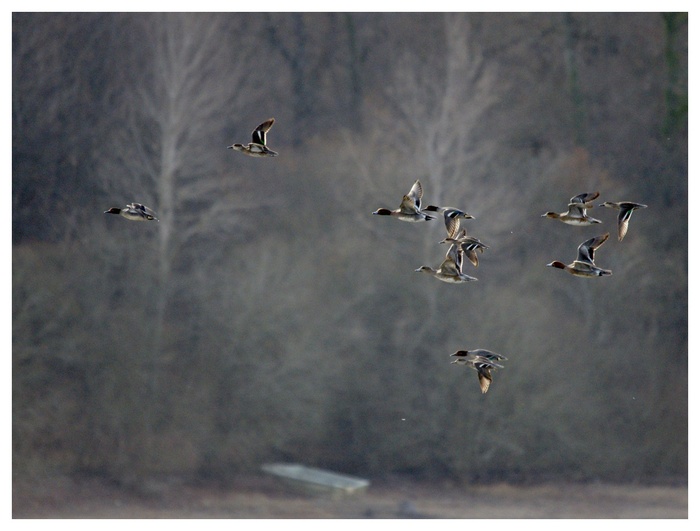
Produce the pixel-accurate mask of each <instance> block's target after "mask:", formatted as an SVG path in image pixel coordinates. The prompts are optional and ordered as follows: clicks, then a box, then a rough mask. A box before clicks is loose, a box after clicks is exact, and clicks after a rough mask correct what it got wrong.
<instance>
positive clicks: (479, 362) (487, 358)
mask: <svg viewBox="0 0 700 531" xmlns="http://www.w3.org/2000/svg"><path fill="white" fill-rule="evenodd" d="M452 356H455V357H456V358H457V359H456V360H454V361H453V362H452V363H456V364H458V365H467V366H469V367H471V368H472V369H474V370H475V371H476V372H477V374H478V376H479V387H481V392H482V393H486V391H488V390H489V386H490V385H491V381H492V380H493V376H491V370H492V369H503V365H501V364H500V363H496V362H498V361H507V360H508V358H506V357H505V356H501V355H500V354H496V353H495V352H491V351H490V350H486V349H483V348H477V349H474V350H458V351H457V352H455V353H454V354H452ZM470 356H471V357H470Z"/></svg>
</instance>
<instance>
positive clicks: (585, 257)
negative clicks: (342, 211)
mask: <svg viewBox="0 0 700 531" xmlns="http://www.w3.org/2000/svg"><path fill="white" fill-rule="evenodd" d="M599 196H600V192H584V193H582V194H579V195H576V196H574V197H572V198H571V199H569V204H568V209H567V211H566V212H562V213H556V212H546V213H545V214H543V215H542V217H547V218H553V219H558V220H559V221H561V222H563V223H566V224H568V225H575V226H588V225H596V224H599V223H602V222H601V221H600V220H598V219H595V218H593V217H591V216H589V215H588V212H587V211H588V209H590V208H593V207H594V206H595V205H594V204H593V201H594V200H596V199H597V198H598V197H599ZM422 201H423V186H422V185H421V183H420V181H416V182H415V183H414V184H413V186H412V187H411V189H410V190H409V192H408V193H407V194H406V195H404V196H403V199H402V200H401V204H400V205H399V207H398V208H397V209H395V210H389V209H388V208H379V209H377V210H375V211H374V212H372V214H375V215H379V216H391V217H394V218H396V219H399V220H401V221H408V222H419V221H429V220H431V219H435V216H434V213H436V212H441V213H442V214H443V216H444V219H445V228H446V229H447V237H446V238H444V239H443V240H442V241H440V243H449V244H450V247H449V248H448V250H447V253H446V254H445V258H444V260H443V261H442V263H441V264H440V265H439V266H438V268H437V269H433V268H432V267H430V266H425V265H424V266H421V267H419V268H418V269H416V271H417V272H420V273H427V274H429V275H431V276H433V277H435V278H437V279H438V280H441V281H442V282H447V283H450V284H461V283H464V282H469V281H473V280H477V279H476V278H475V277H472V276H470V275H467V274H466V273H465V272H464V271H463V269H462V268H463V265H464V258H465V257H466V258H467V260H469V261H470V262H471V264H472V265H473V266H474V267H478V266H479V255H478V253H477V251H478V252H481V253H483V252H484V250H485V249H488V246H487V245H484V244H483V243H482V242H481V241H480V240H479V239H478V238H474V237H471V236H467V231H466V229H464V228H462V229H460V220H461V219H474V216H472V215H470V214H467V213H466V212H464V211H462V210H459V209H457V208H453V207H438V206H434V205H428V206H426V207H422ZM598 206H600V207H607V208H614V209H616V210H619V214H618V218H617V226H618V229H617V234H618V240H619V241H622V239H623V238H624V237H625V235H626V234H627V230H628V228H629V220H630V217H631V216H632V212H634V211H635V210H637V209H640V208H646V205H642V204H641V203H633V202H631V201H622V202H618V203H614V202H611V201H606V202H604V203H601V204H599V205H598ZM609 236H610V233H607V232H606V233H605V234H602V235H600V236H595V237H593V238H590V239H588V240H586V241H584V242H583V243H582V244H581V245H579V247H578V257H577V258H576V260H574V261H573V262H572V263H570V264H564V263H563V262H560V261H559V260H555V261H553V262H551V263H549V264H547V266H548V267H553V268H557V269H563V270H564V271H566V272H567V273H570V274H572V275H574V276H578V277H584V278H592V277H602V276H609V275H612V271H610V270H609V269H603V268H601V267H598V266H597V265H596V264H595V252H596V250H597V249H598V248H599V247H600V246H601V245H603V244H604V243H605V242H606V241H607V239H608V237H609ZM452 356H454V357H456V358H457V359H455V360H454V361H453V362H452V363H457V364H459V365H466V366H468V367H471V368H472V369H474V370H475V371H476V372H477V376H478V378H479V386H480V388H481V392H482V393H486V392H487V391H488V390H489V386H490V385H491V381H492V379H493V377H492V375H491V371H492V370H495V369H503V365H501V364H500V363H499V362H501V361H506V360H507V359H508V358H506V357H505V356H502V355H501V354H496V353H495V352H491V351H490V350H486V349H475V350H458V351H457V352H455V353H454V354H452Z"/></svg>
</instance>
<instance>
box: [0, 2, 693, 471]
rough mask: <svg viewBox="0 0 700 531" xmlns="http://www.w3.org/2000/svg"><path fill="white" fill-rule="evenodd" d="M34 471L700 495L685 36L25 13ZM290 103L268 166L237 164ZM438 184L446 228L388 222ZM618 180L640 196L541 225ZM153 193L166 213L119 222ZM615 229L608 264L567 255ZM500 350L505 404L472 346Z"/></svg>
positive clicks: (585, 24)
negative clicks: (655, 487) (392, 479)
mask: <svg viewBox="0 0 700 531" xmlns="http://www.w3.org/2000/svg"><path fill="white" fill-rule="evenodd" d="M12 30H13V39H12V41H13V42H12V56H13V62H12V75H13V89H12V135H13V139H12V140H13V145H12V155H13V164H12V199H13V205H12V206H13V209H12V212H13V217H12V223H13V228H12V238H13V242H12V243H13V247H12V266H13V270H12V286H13V293H12V309H13V314H12V336H13V363H12V378H13V389H12V392H13V470H14V476H15V477H30V476H40V475H41V474H47V473H56V472H60V473H79V472H80V473H93V474H98V475H102V476H104V477H107V478H110V479H113V480H115V481H117V482H120V483H122V484H125V485H138V484H140V483H142V482H143V481H145V480H147V479H148V478H152V477H161V476H168V475H177V476H183V477H191V478H198V479H211V480H217V481H222V482H226V481H227V480H230V479H231V478H233V477H235V476H236V475H237V474H241V473H249V472H252V471H257V470H259V466H260V465H261V464H262V463H264V462H270V461H294V462H301V463H305V464H308V465H312V466H320V467H328V468H331V469H334V470H337V471H340V472H346V473H351V474H355V475H361V476H365V477H370V478H380V477H382V476H384V475H387V474H408V475H410V476H411V477H414V478H417V479H424V480H438V479H448V480H450V481H458V482H470V481H492V480H508V481H544V480H548V479H561V480H604V481H617V482H660V481H668V480H680V481H684V480H687V465H688V401H687V397H688V371H687V368H688V365H687V357H688V223H687V222H688V219H687V206H688V195H687V194H688V124H687V94H688V93H687V87H688V77H687V76H688V25H687V14H661V13H639V14H635V13H604V14H595V13H577V14H566V13H526V14H515V13H513V14H507V13H493V14H489V13H478V14H471V13H459V14H456V13H452V14H442V13H431V14H395V13H350V14H349V13H285V14H281V13H217V14H206V13H202V14H144V13H135V14H108V13H84V14H71V13H63V14H58V13H51V14H42V13H15V14H14V15H13V18H12ZM271 116H274V117H275V118H276V123H275V125H274V127H273V128H272V130H271V131H270V133H269V135H268V144H269V146H270V147H271V148H272V149H273V150H275V151H278V152H279V156H278V157H276V158H270V159H253V158H248V157H245V156H244V155H242V154H240V153H236V152H233V151H232V150H227V149H226V146H228V145H230V144H231V143H233V142H244V143H247V142H249V141H250V133H251V131H252V130H253V128H254V127H255V126H257V125H258V124H259V123H260V122H262V121H263V120H265V119H267V118H269V117H271ZM416 179H420V180H421V182H422V183H423V186H424V189H425V196H424V201H425V203H426V204H430V203H432V204H438V205H447V206H454V207H458V208H462V209H464V210H466V211H467V212H469V213H470V214H472V215H473V216H474V217H475V219H474V220H470V221H466V222H464V223H463V226H466V227H467V230H468V231H469V234H470V235H473V236H475V237H478V238H480V239H481V240H482V242H484V243H485V244H486V245H488V246H489V247H490V248H489V249H488V250H487V251H486V252H485V253H484V254H483V255H481V262H480V264H479V267H478V269H475V268H473V267H472V266H471V265H470V264H468V263H467V264H466V265H465V272H466V273H468V274H470V275H473V276H476V277H478V279H479V280H478V282H470V283H468V284H464V285H457V286H455V285H448V284H444V283H441V282H439V281H437V280H435V279H433V278H430V277H428V276H425V275H419V274H417V273H415V272H414V270H415V269H416V268H417V267H419V266H421V265H423V264H425V265H431V266H433V267H436V266H437V265H438V264H439V263H440V261H441V260H442V258H443V257H444V253H445V251H446V248H445V246H444V245H442V246H441V245H438V243H437V242H438V241H439V240H441V239H442V238H443V237H444V235H445V228H444V224H443V223H442V220H436V221H431V222H428V223H422V224H408V223H401V222H398V221H397V220H395V219H388V218H381V217H377V216H372V215H371V212H372V211H373V210H375V209H376V208H379V207H389V208H396V207H397V206H398V204H399V202H400V200H401V196H402V195H403V194H404V193H406V192H407V191H408V190H409V188H410V187H411V185H412V184H413V182H414V181H415V180H416ZM594 190H600V192H601V196H600V202H602V201H622V200H628V201H635V202H640V203H645V204H647V205H649V208H647V209H645V210H641V211H637V212H635V214H634V215H633V217H632V220H631V224H630V230H629V233H628V234H627V236H626V238H625V239H624V241H623V242H618V241H617V238H616V221H615V220H616V212H615V211H613V210H609V209H603V208H595V209H592V210H591V211H590V212H589V213H590V214H591V215H592V216H593V217H596V218H598V219H601V220H602V221H603V224H601V225H598V226H593V227H583V228H580V227H572V226H568V225H564V224H562V223H560V222H558V221H555V220H550V219H546V218H542V217H541V215H542V214H543V213H544V212H546V211H548V210H554V211H557V212H561V211H564V210H565V209H566V202H567V201H568V199H569V198H570V197H571V196H573V195H576V194H578V193H581V192H586V191H594ZM131 201H138V202H142V203H144V204H146V205H148V206H150V207H151V208H153V209H154V210H155V211H156V213H157V214H158V216H159V218H160V222H159V223H155V222H149V223H132V222H129V221H126V220H124V219H122V218H120V217H117V216H108V215H105V214H103V211H104V210H107V209H108V208H110V207H113V206H123V205H124V204H126V203H128V202H131ZM606 231H607V232H610V233H611V238H610V240H609V241H608V242H607V243H606V244H605V245H604V246H603V247H602V248H601V249H600V250H599V251H598V253H597V256H596V262H597V263H598V265H600V266H601V267H605V268H609V269H612V271H613V276H611V277H606V278H599V279H592V280H586V279H580V278H575V277H573V276H571V275H568V274H566V273H564V272H562V271H558V270H554V269H551V268H547V267H545V264H547V263H549V262H550V261H552V260H555V259H557V260H562V261H564V262H565V263H568V262H571V261H572V260H573V259H574V258H575V256H576V249H577V246H578V245H579V244H580V243H581V242H583V241H584V240H585V239H588V238H590V237H592V236H595V235H597V234H601V233H603V232H606ZM472 348H487V349H490V350H493V351H495V352H498V353H501V354H503V355H505V356H507V357H508V358H509V359H508V361H507V362H506V363H505V365H506V367H505V369H503V370H499V371H497V372H496V373H495V376H494V381H493V384H492V386H491V389H490V390H489V392H488V393H487V394H486V395H482V394H481V393H480V391H479V386H478V383H477V377H476V373H475V372H474V371H472V370H470V369H468V368H465V367H460V366H456V365H452V364H450V354H451V353H452V352H454V351H455V350H458V349H472Z"/></svg>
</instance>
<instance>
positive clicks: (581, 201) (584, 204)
mask: <svg viewBox="0 0 700 531" xmlns="http://www.w3.org/2000/svg"><path fill="white" fill-rule="evenodd" d="M599 195H600V192H584V193H582V194H579V195H575V196H574V197H572V198H571V199H569V209H568V210H567V211H566V212H562V213H560V214H558V213H556V212H545V213H544V214H542V217H543V218H552V219H558V220H559V221H562V222H564V223H566V224H567V225H578V226H585V225H594V224H596V223H600V222H601V221H600V220H599V219H595V218H592V217H590V216H589V215H588V214H587V213H586V209H587V208H592V207H594V206H595V205H594V204H593V203H591V201H593V200H594V199H595V198H597V197H598V196H599Z"/></svg>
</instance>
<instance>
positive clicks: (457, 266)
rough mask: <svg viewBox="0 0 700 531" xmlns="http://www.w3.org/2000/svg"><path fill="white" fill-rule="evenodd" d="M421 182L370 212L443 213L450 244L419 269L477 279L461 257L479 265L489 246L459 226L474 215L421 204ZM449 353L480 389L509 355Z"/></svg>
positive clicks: (420, 217) (455, 280)
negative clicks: (393, 205) (436, 261)
mask: <svg viewBox="0 0 700 531" xmlns="http://www.w3.org/2000/svg"><path fill="white" fill-rule="evenodd" d="M422 200H423V186H422V185H421V183H420V181H416V182H415V183H413V186H412V187H411V189H410V190H409V192H408V193H407V194H406V195H404V196H403V199H402V200H401V204H400V205H399V208H397V209H395V210H389V209H388V208H379V209H377V210H375V211H374V212H372V214H375V215H378V216H392V217H395V218H396V219H399V220H401V221H409V222H418V221H429V220H431V219H435V216H434V213H438V212H439V213H442V215H443V218H444V220H445V229H446V230H447V236H446V237H445V238H444V239H443V240H441V241H440V242H439V243H441V244H442V243H449V244H450V246H449V248H448V249H447V253H446V254H445V259H444V260H443V261H442V263H441V264H440V265H439V266H438V268H437V269H433V268H432V267H430V266H426V265H424V266H421V267H419V268H418V269H416V271H417V272H419V273H427V274H429V275H431V276H433V277H435V278H436V279H438V280H441V281H442V282H447V283H449V284H462V283H464V282H469V281H473V280H478V279H477V278H475V277H472V276H470V275H467V274H466V273H465V272H464V271H463V270H462V267H463V266H464V259H465V258H466V259H467V260H469V262H471V264H472V265H473V266H474V267H479V254H478V253H477V251H478V252H481V253H483V252H484V250H485V249H488V246H487V245H485V244H483V243H482V242H481V240H479V239H478V238H474V237H472V236H468V235H467V230H466V229H464V228H460V223H461V220H462V219H474V216H472V215H471V214H468V213H466V212H464V211H463V210H460V209H458V208H454V207H439V206H435V205H428V206H426V207H425V208H422V206H421V205H422ZM452 356H454V357H456V359H455V360H454V361H453V362H452V363H456V364H458V365H466V366H467V367H471V368H472V369H474V370H475V371H476V373H477V376H478V378H479V387H480V388H481V392H482V393H486V391H488V390H489V386H490V385H491V381H492V379H493V377H492V376H491V371H492V370H494V369H502V368H503V365H501V364H500V363H498V362H500V361H506V360H507V359H508V358H506V357H505V356H502V355H501V354H496V353H495V352H491V351H490V350H486V349H481V348H480V349H474V350H458V351H457V352H455V353H454V354H452Z"/></svg>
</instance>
